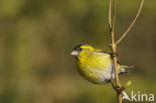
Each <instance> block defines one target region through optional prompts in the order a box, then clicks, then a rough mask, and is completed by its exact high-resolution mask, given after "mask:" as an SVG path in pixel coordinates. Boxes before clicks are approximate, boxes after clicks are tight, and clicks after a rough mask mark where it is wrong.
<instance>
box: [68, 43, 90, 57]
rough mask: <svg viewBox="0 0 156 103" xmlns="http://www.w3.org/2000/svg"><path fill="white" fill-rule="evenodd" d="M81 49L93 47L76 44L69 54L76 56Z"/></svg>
mask: <svg viewBox="0 0 156 103" xmlns="http://www.w3.org/2000/svg"><path fill="white" fill-rule="evenodd" d="M82 50H84V51H85V50H93V47H92V46H90V45H88V44H79V45H76V46H75V47H74V49H73V51H72V52H71V54H70V55H74V56H78V55H79V53H80V52H81V51H82Z"/></svg>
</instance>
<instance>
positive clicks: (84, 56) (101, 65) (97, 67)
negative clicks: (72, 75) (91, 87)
mask: <svg viewBox="0 0 156 103" xmlns="http://www.w3.org/2000/svg"><path fill="white" fill-rule="evenodd" d="M71 55H73V56H76V63H77V66H78V71H79V73H80V74H81V75H82V76H83V77H84V78H85V79H86V80H88V81H90V82H92V83H95V84H106V83H109V82H110V81H111V80H112V79H114V77H115V76H114V71H113V68H112V66H113V64H112V58H111V54H109V53H106V52H103V51H102V50H100V49H95V48H93V47H92V46H90V45H87V44H80V45H77V46H75V47H74V49H73V51H72V52H71ZM127 68H131V66H125V65H120V64H119V63H118V73H119V74H125V73H127V72H128V70H127Z"/></svg>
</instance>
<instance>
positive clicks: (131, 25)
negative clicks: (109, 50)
mask: <svg viewBox="0 0 156 103" xmlns="http://www.w3.org/2000/svg"><path fill="white" fill-rule="evenodd" d="M143 4H144V0H142V1H141V4H140V8H139V10H138V13H137V15H136V17H135V18H134V20H133V21H132V23H131V24H130V26H129V27H128V29H127V30H126V32H125V33H124V34H123V35H122V36H121V37H120V38H119V40H118V41H117V42H116V45H117V44H119V43H120V42H121V41H122V40H123V39H124V38H125V37H126V35H127V33H128V32H129V31H130V30H131V29H132V27H133V25H134V24H135V22H136V20H137V18H138V17H139V15H140V12H141V10H142V7H143Z"/></svg>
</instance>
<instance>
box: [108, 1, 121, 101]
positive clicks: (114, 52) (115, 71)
mask: <svg viewBox="0 0 156 103" xmlns="http://www.w3.org/2000/svg"><path fill="white" fill-rule="evenodd" d="M113 7H114V14H113V24H112V23H111V0H109V15H108V16H109V17H108V19H109V20H108V22H109V29H110V36H111V44H110V46H111V49H112V59H113V69H114V74H115V84H116V88H119V75H118V68H117V57H116V43H115V40H114V31H115V21H116V0H114V4H113ZM113 88H114V87H113ZM116 93H117V98H118V103H122V94H121V92H118V91H117V90H116Z"/></svg>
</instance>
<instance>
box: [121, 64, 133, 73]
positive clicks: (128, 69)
mask: <svg viewBox="0 0 156 103" xmlns="http://www.w3.org/2000/svg"><path fill="white" fill-rule="evenodd" d="M133 68H134V66H127V65H120V68H119V75H122V74H127V73H129V72H131V71H132V69H133Z"/></svg>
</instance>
